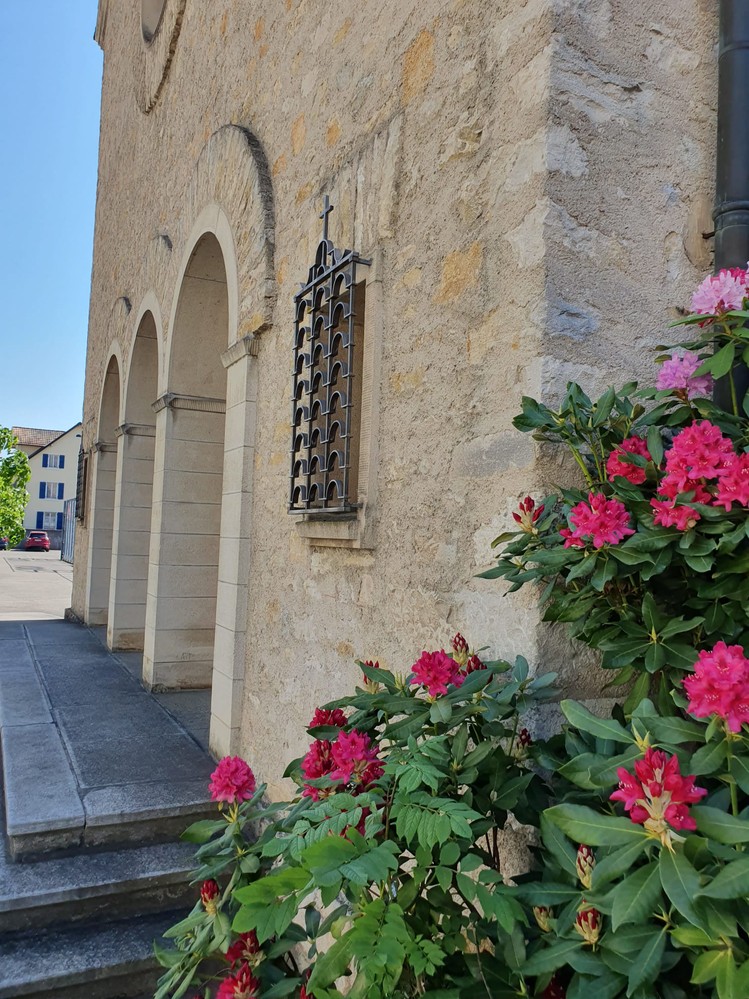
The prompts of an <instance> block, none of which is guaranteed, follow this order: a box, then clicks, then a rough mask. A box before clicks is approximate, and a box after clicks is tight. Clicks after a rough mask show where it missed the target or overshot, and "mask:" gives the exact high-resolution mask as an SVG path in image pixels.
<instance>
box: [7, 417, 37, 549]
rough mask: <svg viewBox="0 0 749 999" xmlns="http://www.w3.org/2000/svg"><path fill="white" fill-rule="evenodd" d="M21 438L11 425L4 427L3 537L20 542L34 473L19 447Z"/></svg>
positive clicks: (12, 542)
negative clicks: (11, 428)
mask: <svg viewBox="0 0 749 999" xmlns="http://www.w3.org/2000/svg"><path fill="white" fill-rule="evenodd" d="M17 443H18V440H17V438H16V437H14V436H13V433H12V432H11V431H10V430H9V429H8V427H0V537H2V538H7V539H8V541H9V544H10V545H11V546H12V545H17V544H18V542H19V541H20V540H21V539H22V538H23V535H24V528H23V517H24V512H25V510H26V504H27V503H28V500H29V494H28V492H27V491H26V483H27V482H28V481H29V478H30V476H31V469H30V467H29V459H28V458H27V457H26V455H25V454H24V452H23V451H20V450H18V449H17V448H16V444H17Z"/></svg>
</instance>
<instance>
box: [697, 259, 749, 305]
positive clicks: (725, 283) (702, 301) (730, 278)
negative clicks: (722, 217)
mask: <svg viewBox="0 0 749 999" xmlns="http://www.w3.org/2000/svg"><path fill="white" fill-rule="evenodd" d="M746 283H747V280H746V274H745V273H744V271H742V270H740V269H738V268H732V269H730V270H727V269H725V268H724V269H723V270H722V271H719V272H718V273H717V274H715V275H711V276H710V277H706V278H705V280H704V281H703V282H702V284H701V285H700V286H699V288H698V289H697V290H696V291H695V293H694V294H693V295H692V312H696V313H699V314H700V315H703V316H717V315H720V314H721V313H723V312H731V311H732V310H733V309H740V308H741V307H742V305H743V304H744V296H745V295H746Z"/></svg>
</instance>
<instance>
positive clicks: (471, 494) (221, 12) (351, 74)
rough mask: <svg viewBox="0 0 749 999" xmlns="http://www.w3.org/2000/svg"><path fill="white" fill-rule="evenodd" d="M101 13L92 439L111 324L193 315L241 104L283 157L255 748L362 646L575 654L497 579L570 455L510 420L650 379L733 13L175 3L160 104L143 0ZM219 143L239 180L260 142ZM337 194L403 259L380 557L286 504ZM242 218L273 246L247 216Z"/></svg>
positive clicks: (126, 326) (256, 636)
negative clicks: (324, 201)
mask: <svg viewBox="0 0 749 999" xmlns="http://www.w3.org/2000/svg"><path fill="white" fill-rule="evenodd" d="M102 7H103V8H104V7H106V8H107V9H106V22H105V26H104V31H103V45H104V49H105V63H104V84H103V102H102V140H101V151H100V168H99V193H98V202H97V225H96V244H95V255H94V270H93V277H92V299H91V316H90V331H89V350H88V361H87V388H86V401H85V414H84V428H85V429H84V435H85V436H84V444H85V445H86V446H90V444H91V442H92V441H93V439H94V435H95V426H96V420H97V414H98V406H99V399H100V393H101V384H102V379H103V373H104V371H105V369H106V366H107V363H108V359H109V356H110V351H111V344H112V341H113V339H115V338H117V339H118V340H119V345H120V349H121V352H122V358H123V367H124V368H126V367H127V363H128V359H129V355H130V351H131V349H132V340H133V337H134V334H135V330H134V329H133V320H134V317H135V314H136V313H137V312H138V309H139V305H140V303H141V302H142V300H143V298H144V296H145V295H146V293H147V292H149V291H150V290H152V291H153V292H154V293H155V297H156V299H157V300H158V303H159V306H160V310H161V317H160V319H161V324H162V327H163V329H164V336H165V337H168V335H169V330H168V320H169V314H170V310H171V308H172V303H173V301H174V298H175V296H176V294H177V293H178V288H177V287H176V280H177V263H176V262H177V261H179V259H180V258H181V256H182V253H183V252H184V250H185V244H186V240H187V234H188V233H189V232H190V230H191V227H192V225H193V223H194V221H195V217H196V215H195V214H194V213H193V212H195V213H197V211H199V209H200V207H201V206H200V204H198V200H199V199H197V198H195V197H193V195H191V193H190V192H194V191H195V190H196V183H197V182H196V169H198V167H197V165H198V164H199V162H200V158H201V151H202V150H204V149H205V147H206V144H207V143H209V142H211V141H213V140H211V137H212V136H214V135H215V134H216V133H217V131H218V130H220V129H221V128H222V127H223V126H226V125H227V124H235V125H241V126H243V127H245V128H248V129H249V130H250V131H251V132H252V134H253V135H254V136H255V137H257V139H258V140H259V142H260V143H261V145H262V148H263V150H264V153H265V156H266V158H267V162H268V164H269V168H270V180H271V182H272V191H273V207H274V215H275V227H274V233H273V248H274V261H275V274H274V275H273V277H274V278H275V288H274V292H275V293H276V294H277V299H276V301H275V305H274V306H273V307H272V310H271V313H270V322H267V321H266V319H267V317H265V318H264V317H263V316H259V315H258V314H257V310H256V308H255V305H254V304H252V303H255V302H256V301H257V296H256V295H254V294H253V293H252V291H253V290H252V288H251V287H250V283H251V282H252V281H253V280H256V277H255V278H252V277H251V276H248V277H247V278H246V285H247V286H246V287H242V286H241V287H240V289H239V302H240V308H239V321H238V334H239V335H240V336H241V335H243V334H244V333H246V332H249V331H251V330H253V329H261V330H262V331H261V332H260V334H259V335H260V342H259V348H258V358H257V364H258V412H257V438H256V461H255V467H254V482H253V497H254V498H253V526H252V532H251V533H252V538H251V543H252V565H253V568H252V571H251V574H250V585H249V607H248V622H249V624H248V641H247V648H248V653H247V668H246V679H245V698H244V709H243V746H242V749H243V752H244V754H245V755H246V756H247V758H248V759H250V760H251V762H252V764H253V766H254V767H255V768H256V769H257V771H258V773H259V774H260V775H262V777H263V778H264V779H269V780H270V782H271V785H272V788H274V789H277V788H278V780H279V774H280V772H281V769H282V766H283V763H284V761H286V760H287V759H288V758H289V757H290V755H293V754H294V753H296V752H298V751H299V750H300V749H302V748H303V737H302V734H301V733H302V728H303V725H304V724H305V723H306V722H307V720H308V718H309V716H310V714H311V711H312V709H313V707H314V706H315V705H316V704H317V703H320V702H321V701H323V700H325V699H327V698H329V697H331V696H334V695H336V694H338V693H340V692H342V691H343V690H347V689H349V688H350V685H351V681H352V680H353V679H355V677H356V672H355V670H354V669H353V667H352V658H353V657H354V656H356V657H362V658H379V660H380V662H381V663H383V664H386V665H388V666H389V667H391V668H393V669H395V670H396V671H405V670H407V669H408V667H409V665H410V663H411V662H412V661H413V659H414V658H415V657H416V656H417V655H418V653H419V651H420V650H421V649H422V648H424V647H431V646H433V645H434V644H435V643H446V642H447V641H448V640H449V638H450V636H451V634H452V633H453V632H454V631H455V630H458V629H460V630H461V631H463V632H464V633H465V634H466V635H467V636H468V637H469V639H471V640H472V641H473V642H475V643H477V644H488V645H489V646H490V647H491V650H492V652H494V653H497V654H502V655H508V656H512V655H514V654H516V653H518V652H523V653H524V654H526V655H528V657H529V658H530V659H531V660H532V661H533V662H534V663H537V664H540V665H542V666H547V667H548V668H557V667H558V666H559V663H558V662H557V661H555V660H557V659H558V658H559V657H560V656H562V657H565V658H569V655H570V653H569V652H568V650H566V649H565V648H564V647H563V646H561V645H559V644H558V643H557V644H554V643H552V644H551V646H549V645H548V642H547V638H546V636H547V634H548V633H547V632H546V630H545V629H539V626H538V618H537V612H536V610H535V607H534V598H533V595H532V594H531V593H522V594H517V595H515V596H513V597H512V598H511V599H510V600H506V599H503V597H502V594H501V588H500V586H499V585H497V584H496V583H487V582H482V581H480V580H476V579H475V578H474V575H475V573H476V572H477V571H478V570H479V569H480V568H482V567H485V566H487V565H488V564H489V562H490V560H491V553H490V550H489V542H490V541H491V539H492V538H493V537H494V536H495V535H496V534H497V533H498V532H499V531H500V530H503V529H505V527H506V526H507V523H508V520H509V512H510V510H511V509H512V508H513V507H514V505H515V503H516V501H517V499H518V498H519V497H521V496H522V495H524V494H525V493H526V492H528V491H532V490H533V489H534V488H538V489H540V488H542V484H543V483H544V481H545V480H546V479H547V478H548V475H549V474H552V473H553V472H555V471H559V472H560V474H561V470H559V469H555V468H553V467H552V468H551V469H549V467H548V464H544V463H543V462H542V461H539V458H538V455H537V453H536V451H535V449H534V447H533V445H532V442H531V441H529V440H528V439H527V438H526V437H524V436H521V435H518V434H516V433H515V432H514V431H513V430H512V427H511V425H510V421H511V418H512V416H513V415H514V414H515V413H516V412H517V411H518V408H519V402H520V397H521V396H522V395H523V394H539V393H541V394H543V395H545V396H547V397H553V395H554V394H555V393H556V391H557V390H558V387H559V384H560V381H561V380H563V379H566V378H568V377H575V378H581V379H584V380H586V381H587V380H591V381H592V382H593V383H594V384H595V385H598V386H603V385H604V384H605V383H606V382H607V381H608V380H610V379H611V378H614V377H619V378H624V377H629V375H630V374H631V373H632V369H633V366H637V367H638V368H639V370H640V371H643V370H645V368H646V363H645V362H644V361H642V360H639V359H638V358H636V357H635V351H634V349H633V348H636V347H640V346H643V345H645V344H646V343H652V342H654V341H656V340H657V339H658V336H659V332H660V330H661V329H662V326H663V322H664V320H665V319H666V317H667V313H668V310H669V309H670V308H672V307H673V306H675V305H676V304H679V303H681V302H683V301H684V299H685V297H686V294H687V292H688V289H689V287H690V285H691V284H692V282H693V281H694V280H695V279H696V277H697V275H698V272H699V271H698V269H699V268H704V267H705V265H706V262H707V261H706V257H705V254H704V248H703V245H702V241H701V240H700V239H699V237H695V233H698V231H699V228H700V226H701V225H703V222H704V219H705V206H706V204H708V203H709V197H710V192H711V187H712V179H711V178H712V155H713V144H714V135H713V128H714V124H713V123H714V110H713V106H712V105H713V103H714V91H715V67H714V55H713V44H714V39H715V37H716V13H715V10H714V9H713V5H712V4H711V3H708V2H707V0H677V2H675V3H673V4H670V5H668V10H667V11H661V10H658V11H655V12H653V8H652V4H650V5H647V4H646V3H645V2H643V0H630V2H628V3H624V2H622V3H614V2H612V3H609V2H606V0H590V2H588V0H569V2H562V0H558V2H555V0H527V2H525V3H521V2H510V0H493V2H490V3H487V4H483V5H477V4H475V3H470V2H467V0H421V2H419V3H416V2H415V0H378V2H377V3H375V2H374V0H363V2H362V3H361V4H359V5H357V7H356V9H355V11H352V12H351V13H347V12H346V10H345V9H340V8H336V7H335V6H334V5H328V4H323V3H322V2H320V0H283V2H281V0H258V2H255V3H253V4H251V5H250V4H247V3H243V2H240V0H211V3H208V2H206V0H187V2H186V3H185V2H184V0H181V2H180V0H176V2H175V0H167V7H166V11H167V13H168V14H169V17H170V21H169V28H170V31H171V32H172V34H171V35H170V38H171V37H173V34H174V32H176V36H174V45H173V51H172V50H171V49H169V50H168V52H167V54H169V53H171V55H170V58H169V68H168V73H167V74H166V77H165V78H164V79H163V80H160V79H159V80H158V86H159V87H160V89H159V94H158V99H157V100H156V102H155V104H154V105H153V107H152V109H151V110H150V112H149V113H147V114H146V113H144V112H143V110H141V106H142V105H143V101H144V100H145V98H144V92H145V91H144V88H145V90H146V91H148V89H149V87H151V88H152V87H153V85H154V84H153V80H154V79H156V78H157V77H158V76H159V74H158V72H156V71H155V70H154V67H153V65H151V64H146V63H144V59H147V58H150V57H151V55H153V56H154V58H156V57H157V55H158V58H162V57H164V53H163V52H161V53H160V54H156V53H153V52H151V53H150V54H149V53H146V54H145V55H144V46H143V42H142V39H141V35H140V23H139V10H140V4H138V3H136V2H135V0H130V2H127V3H114V2H112V3H109V4H108V5H107V4H103V5H102ZM100 19H101V12H100ZM162 48H163V46H162ZM144 81H145V82H144ZM139 100H140V101H141V105H140V106H139V104H138V101H139ZM146 103H147V101H146ZM224 148H225V147H224V146H222V147H221V149H222V150H223V149H224ZM235 155H236V157H237V159H236V160H234V159H233V157H234V156H235ZM224 156H225V158H226V162H225V163H224V165H223V171H224V173H225V174H227V175H228V177H229V180H227V181H226V184H229V183H230V181H231V177H232V176H235V175H237V176H238V175H240V174H241V170H242V163H243V162H244V161H243V160H241V156H240V153H236V154H235V153H234V152H231V151H227V152H225V153H224ZM243 183H244V182H243ZM226 184H225V185H224V187H223V188H222V190H225V189H226ZM198 189H201V190H202V188H200V185H199V184H198ZM241 189H242V185H241V184H237V185H236V190H237V191H238V192H241ZM323 193H329V194H330V195H331V200H332V201H333V202H334V204H335V205H336V210H335V212H334V213H333V215H332V217H331V236H332V238H333V239H334V241H335V242H336V245H339V246H341V245H346V246H350V245H352V244H353V245H354V246H355V248H356V249H357V250H358V251H359V252H360V253H361V254H362V255H364V256H375V255H378V256H379V259H380V260H381V273H382V282H383V283H382V300H383V306H382V308H383V317H382V318H383V330H384V333H383V343H382V351H381V371H382V374H381V383H380V385H379V391H380V403H379V414H380V415H379V460H378V467H377V498H376V504H375V506H374V509H373V511H372V515H373V519H374V522H373V525H372V526H373V539H374V544H373V547H372V548H371V549H361V550H355V549H347V548H340V547H335V546H333V547H320V546H316V545H312V544H310V542H309V540H308V539H306V538H303V537H301V536H300V534H299V532H298V530H297V528H296V526H295V522H294V520H293V518H291V517H289V516H288V515H287V514H286V512H285V504H286V491H287V481H288V479H287V476H288V448H289V428H288V413H289V411H290V375H289V369H290V363H289V359H290V331H291V327H292V322H293V306H292V296H293V293H294V291H295V289H296V288H297V287H298V282H300V281H301V280H303V279H304V277H305V276H306V272H307V268H308V266H309V264H310V261H311V255H312V253H313V252H314V248H315V245H316V242H317V240H318V238H319V233H320V222H319V219H318V218H317V215H318V212H319V210H320V200H321V196H322V194H323ZM237 198H239V193H238V194H237ZM193 202H194V206H193ZM238 205H239V201H237V205H235V210H234V213H233V214H234V215H235V216H236V215H237V213H238V212H240V208H239V207H237V206H238ZM240 214H241V213H240ZM249 214H250V212H249V210H248V212H247V216H248V217H249ZM708 226H709V216H708V220H707V222H704V227H708ZM163 236H168V241H167V240H164V239H163V238H162V237H163ZM234 239H235V242H236V245H237V248H238V254H239V255H240V256H242V255H243V254H244V255H246V254H251V253H253V252H255V250H254V249H253V246H252V245H249V246H248V245H247V238H246V233H244V232H243V231H242V226H241V224H240V225H238V227H237V231H235V232H234ZM168 244H171V250H170V249H169V245H168ZM240 270H241V268H240ZM247 270H248V274H250V275H251V274H256V269H255V271H252V269H247ZM123 297H125V298H127V299H128V300H129V302H130V303H131V305H132V309H133V311H132V313H128V312H127V311H126V309H124V308H123V307H122V306H121V305H120V306H117V301H118V300H120V302H121V301H122V298H123ZM268 301H270V300H269V299H268ZM269 309H270V305H269ZM167 387H168V386H167V385H166V384H165V383H164V381H163V373H162V378H161V380H160V391H161V390H164V389H166V388H167ZM78 534H79V537H78V542H77V545H78V547H77V552H76V575H75V581H74V604H73V606H74V609H75V608H76V606H77V605H79V604H80V603H81V599H82V587H83V582H82V579H81V573H80V571H79V568H80V567H81V566H85V563H86V559H85V549H86V545H87V535H86V531H85V529H84V530H81V531H79V532H78ZM76 601H77V602H78V603H76ZM539 643H543V644H544V649H541V648H540V647H539ZM542 659H543V660H544V661H543V662H541V660H542ZM588 669H589V667H588V666H587V665H586V664H584V663H583V664H582V666H579V667H578V668H577V669H576V671H572V673H573V674H574V676H573V678H577V679H579V677H580V675H581V674H585V673H586V671H587V670H588ZM571 675H572V674H571ZM594 686H595V685H594ZM583 689H585V685H584V684H583Z"/></svg>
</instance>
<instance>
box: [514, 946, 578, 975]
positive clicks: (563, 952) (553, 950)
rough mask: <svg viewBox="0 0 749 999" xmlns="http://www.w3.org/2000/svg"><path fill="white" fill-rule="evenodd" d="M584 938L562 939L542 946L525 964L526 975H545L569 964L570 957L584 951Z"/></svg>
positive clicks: (524, 971)
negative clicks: (548, 945) (547, 945)
mask: <svg viewBox="0 0 749 999" xmlns="http://www.w3.org/2000/svg"><path fill="white" fill-rule="evenodd" d="M582 948H583V942H582V940H560V941H559V942H558V943H555V944H552V945H551V946H550V947H542V948H541V949H540V950H537V951H536V953H535V954H533V955H532V956H531V957H529V958H528V960H527V961H526V962H525V964H524V965H523V974H524V975H545V974H547V973H548V972H550V971H556V970H557V968H562V967H564V965H566V964H569V962H570V958H571V957H572V956H573V955H574V954H575V953H579V952H580V951H582Z"/></svg>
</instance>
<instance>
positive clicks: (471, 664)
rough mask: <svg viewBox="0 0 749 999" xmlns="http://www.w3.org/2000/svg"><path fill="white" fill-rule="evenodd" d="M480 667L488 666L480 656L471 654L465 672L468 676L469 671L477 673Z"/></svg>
mask: <svg viewBox="0 0 749 999" xmlns="http://www.w3.org/2000/svg"><path fill="white" fill-rule="evenodd" d="M478 669H486V666H485V665H484V663H482V662H481V660H480V659H479V657H478V656H471V658H470V659H469V660H468V661H467V662H466V664H465V668H464V669H463V672H464V673H465V674H466V676H468V674H469V673H475V672H476V670H478Z"/></svg>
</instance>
